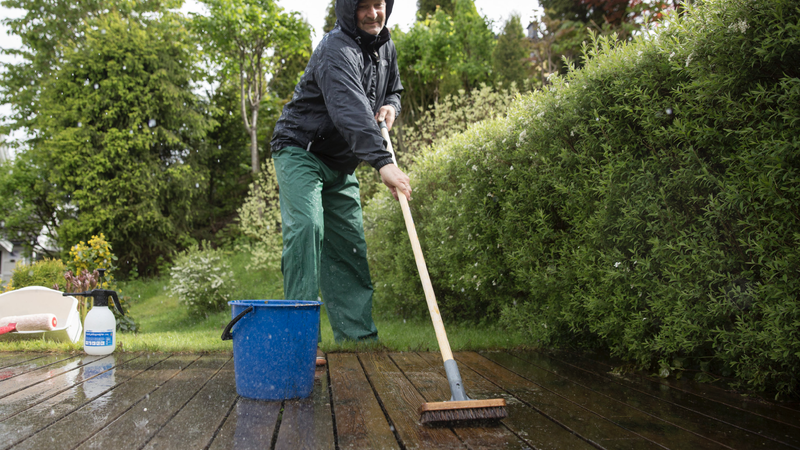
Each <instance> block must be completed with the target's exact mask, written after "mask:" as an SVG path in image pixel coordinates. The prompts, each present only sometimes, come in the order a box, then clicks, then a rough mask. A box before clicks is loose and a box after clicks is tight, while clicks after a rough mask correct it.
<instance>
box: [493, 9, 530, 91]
mask: <svg viewBox="0 0 800 450" xmlns="http://www.w3.org/2000/svg"><path fill="white" fill-rule="evenodd" d="M528 54H529V50H528V40H527V39H526V38H525V33H523V31H522V24H521V23H520V19H519V15H516V14H515V15H512V16H511V17H509V19H508V20H507V21H506V23H505V25H504V26H503V33H502V34H501V35H500V36H499V37H498V38H497V45H495V47H494V52H493V53H492V63H493V65H494V71H495V75H496V77H497V81H500V82H502V83H503V84H505V85H509V84H511V83H516V84H517V87H518V88H522V86H523V84H524V82H525V80H526V79H527V78H528V72H529V67H530V64H529V63H528Z"/></svg>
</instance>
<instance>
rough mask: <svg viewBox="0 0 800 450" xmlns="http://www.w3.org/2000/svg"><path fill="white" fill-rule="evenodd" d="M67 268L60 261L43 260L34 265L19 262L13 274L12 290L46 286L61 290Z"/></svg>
mask: <svg viewBox="0 0 800 450" xmlns="http://www.w3.org/2000/svg"><path fill="white" fill-rule="evenodd" d="M66 272H67V266H66V265H64V263H63V262H61V260H60V259H43V260H40V261H36V262H34V263H32V264H25V263H22V262H18V263H17V265H16V266H14V270H13V271H12V272H11V281H10V285H11V288H12V289H21V288H24V287H29V286H44V287H46V288H51V289H59V288H60V287H63V286H64V283H65V280H64V273H66Z"/></svg>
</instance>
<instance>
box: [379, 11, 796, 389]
mask: <svg viewBox="0 0 800 450" xmlns="http://www.w3.org/2000/svg"><path fill="white" fill-rule="evenodd" d="M799 17H800V9H798V6H797V4H796V2H793V1H788V0H769V1H760V2H752V1H744V0H727V1H723V0H713V1H705V2H700V3H698V5H697V6H694V7H691V6H687V7H686V9H685V10H683V12H682V13H681V14H674V15H673V16H672V17H671V18H670V19H669V20H668V21H666V22H663V23H660V24H658V26H656V27H654V28H652V29H650V30H648V31H646V32H643V33H641V34H640V35H639V36H638V37H637V38H636V39H635V40H634V42H633V43H631V44H628V45H619V44H617V43H616V41H614V40H613V39H612V38H610V37H608V36H601V37H596V38H595V39H593V40H592V41H591V42H589V43H587V44H586V45H585V47H584V58H585V61H584V62H585V64H584V66H583V67H582V68H581V69H579V70H575V69H573V70H572V71H570V72H569V73H568V74H567V75H566V76H563V77H560V76H555V77H552V78H551V80H550V82H551V85H550V86H549V87H548V88H546V89H544V90H542V91H538V92H535V93H533V94H530V95H524V96H522V97H521V98H520V99H519V100H518V101H517V102H516V103H515V104H514V105H512V107H511V109H510V112H509V114H508V117H507V118H501V119H496V120H490V121H486V122H483V123H481V124H479V125H475V126H473V127H471V128H470V130H469V131H468V132H466V133H464V134H462V135H459V136H456V137H454V138H451V139H449V140H448V142H446V143H443V144H441V145H438V146H436V147H435V148H434V149H433V150H432V151H428V152H427V153H425V154H424V155H422V156H421V157H419V158H417V160H416V163H415V165H414V167H413V183H414V192H415V195H414V198H413V201H412V202H411V207H412V211H413V212H414V214H415V221H416V223H417V227H418V230H419V235H420V238H421V239H422V241H423V250H424V253H425V255H426V259H427V260H428V267H429V269H430V272H431V277H432V279H433V284H434V289H435V290H436V292H437V295H438V297H439V298H440V307H441V308H442V312H443V313H444V314H446V315H450V316H455V317H462V318H465V319H470V320H482V319H483V320H487V319H486V318H487V317H488V318H491V317H499V318H500V319H501V320H502V322H503V323H505V324H506V326H507V327H508V328H509V329H511V330H517V331H520V332H523V333H525V334H526V335H527V336H528V339H529V342H530V344H532V345H536V346H542V347H571V348H579V349H593V350H607V351H610V353H611V354H612V355H614V356H617V357H620V358H622V359H624V360H627V361H630V362H632V363H633V364H635V365H636V366H638V367H642V368H646V369H649V370H652V371H654V372H656V373H660V374H661V375H662V376H668V375H670V374H675V375H680V374H681V373H683V372H685V371H692V372H696V373H699V374H701V376H702V377H708V378H717V377H727V378H726V379H727V380H728V381H730V382H731V383H732V384H733V385H734V386H736V387H739V388H742V389H750V390H764V391H769V392H771V393H774V394H776V395H783V396H792V395H797V394H798V392H799V391H800V380H798V376H797V374H798V373H800V332H798V330H800V326H799V325H800V304H798V294H800V281H798V277H797V273H798V270H800V253H799V252H798V243H800V234H798V231H797V230H799V229H800V213H799V212H798V209H797V205H798V204H800V184H799V183H800V174H799V173H798V170H800V160H799V159H798V158H799V156H798V155H800V148H798V147H799V146H800V127H798V121H800V72H799V71H798V67H800V27H798V26H797V24H798V20H799V19H798V18H799ZM365 214H366V216H367V222H368V223H367V226H368V228H369V233H368V242H369V244H370V249H371V257H372V268H373V271H374V272H373V280H374V282H375V284H376V285H377V287H378V291H377V292H378V295H379V298H378V304H379V305H380V306H378V309H379V310H381V311H391V312H392V314H397V315H399V316H401V317H421V316H423V315H424V314H425V309H424V306H423V304H421V303H419V302H416V301H414V299H418V298H421V296H422V292H421V287H420V285H419V282H418V281H417V279H416V276H414V273H415V270H414V261H413V257H412V253H411V249H410V246H409V244H408V243H407V239H406V237H405V235H404V233H403V223H402V218H401V216H400V215H399V213H398V212H397V208H396V205H395V203H394V202H392V201H391V200H390V199H389V196H388V195H383V196H380V197H378V198H376V199H374V200H373V201H372V202H371V203H370V205H369V206H368V208H367V211H366V213H365Z"/></svg>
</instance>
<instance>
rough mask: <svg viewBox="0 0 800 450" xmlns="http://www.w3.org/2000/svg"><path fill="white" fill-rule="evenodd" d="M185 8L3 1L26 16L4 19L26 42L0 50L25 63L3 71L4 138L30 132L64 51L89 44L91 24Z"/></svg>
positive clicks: (160, 2)
mask: <svg viewBox="0 0 800 450" xmlns="http://www.w3.org/2000/svg"><path fill="white" fill-rule="evenodd" d="M181 3H182V1H181V0H146V1H136V2H122V1H114V2H111V3H110V4H109V2H105V1H100V0H86V1H80V2H74V1H65V0H52V1H46V2H42V1H40V0H3V1H2V5H3V6H5V7H7V8H17V9H22V10H25V15H24V16H22V17H19V18H14V19H3V23H4V24H5V25H6V26H7V27H8V28H9V30H10V32H11V33H12V34H15V35H17V36H18V37H19V38H20V40H21V41H22V45H21V47H20V48H3V49H2V53H3V54H5V55H10V56H14V57H17V58H20V59H21V62H19V63H6V64H3V68H4V69H5V70H4V71H2V72H0V103H4V104H9V105H11V106H12V110H13V113H12V115H11V116H10V117H8V118H7V119H10V123H9V124H8V125H7V126H6V127H4V128H5V130H3V132H4V133H6V134H7V133H8V131H10V130H25V129H30V128H31V127H32V120H34V118H35V117H36V116H37V112H38V110H39V100H40V94H41V87H42V83H44V82H45V81H46V80H48V79H49V78H50V77H51V76H52V74H53V73H54V71H55V70H57V69H58V67H59V64H60V59H61V55H62V52H63V48H64V45H65V44H66V43H70V44H72V45H80V44H81V43H82V42H83V41H84V40H85V39H86V36H85V33H84V31H85V29H86V24H87V21H90V20H92V19H93V18H97V17H99V16H101V15H103V14H104V13H105V12H107V11H109V10H114V11H117V12H118V13H120V14H121V15H122V16H123V17H128V16H131V15H142V14H147V13H154V12H160V11H165V10H167V9H171V8H178V7H180V4H181ZM32 139H33V140H35V139H36V137H35V136H32ZM29 144H30V142H29Z"/></svg>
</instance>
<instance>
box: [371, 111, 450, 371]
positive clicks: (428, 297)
mask: <svg viewBox="0 0 800 450" xmlns="http://www.w3.org/2000/svg"><path fill="white" fill-rule="evenodd" d="M381 134H382V135H383V139H385V140H386V150H387V151H388V152H389V153H391V154H392V160H393V161H394V164H395V165H397V158H395V156H394V149H393V148H392V141H391V140H390V139H389V130H388V129H387V128H386V126H385V123H383V122H381ZM398 167H400V166H398ZM397 194H398V195H397V197H398V199H399V200H400V208H401V209H402V210H403V219H404V220H405V222H406V229H407V230H408V238H409V239H410V240H411V248H412V249H413V250H414V259H415V260H416V261H417V270H418V271H419V278H420V280H421V281H422V290H423V291H425V301H426V302H427V303H428V311H429V312H430V313H431V320H432V321H433V329H434V330H435V331H436V340H437V341H439V350H440V351H441V352H442V360H444V361H447V360H450V359H453V351H452V350H450V342H448V341H447V333H446V332H445V331H444V322H442V314H441V313H440V312H439V306H438V304H437V303H436V295H435V294H434V293H433V285H432V284H431V277H430V275H429V274H428V266H426V265H425V258H424V257H423V256H422V247H420V245H419V238H418V237H417V229H416V228H415V227H414V219H413V218H412V217H411V209H410V208H409V207H408V199H407V198H406V196H405V194H403V193H402V192H400V190H398V191H397Z"/></svg>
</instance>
